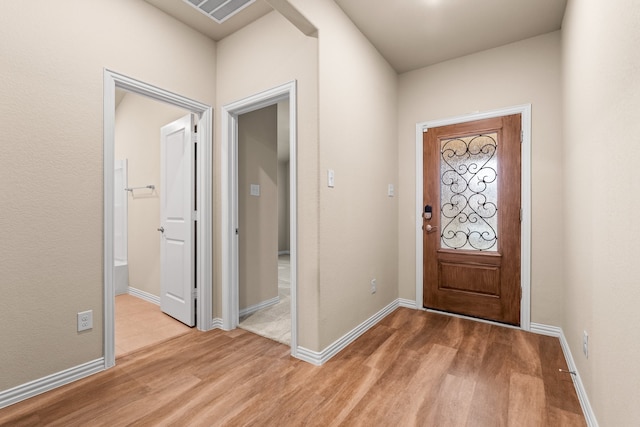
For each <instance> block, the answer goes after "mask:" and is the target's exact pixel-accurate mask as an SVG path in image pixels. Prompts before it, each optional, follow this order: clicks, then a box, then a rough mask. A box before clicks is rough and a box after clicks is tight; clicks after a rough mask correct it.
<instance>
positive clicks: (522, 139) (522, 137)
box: [520, 130, 524, 144]
mask: <svg viewBox="0 0 640 427" xmlns="http://www.w3.org/2000/svg"><path fill="white" fill-rule="evenodd" d="M522 141H524V131H523V130H521V131H520V144H522Z"/></svg>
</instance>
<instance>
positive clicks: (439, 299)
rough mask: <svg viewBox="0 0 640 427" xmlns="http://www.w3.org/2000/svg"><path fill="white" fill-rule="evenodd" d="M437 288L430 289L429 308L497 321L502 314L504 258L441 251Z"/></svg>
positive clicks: (491, 255) (426, 297) (497, 255)
mask: <svg viewBox="0 0 640 427" xmlns="http://www.w3.org/2000/svg"><path fill="white" fill-rule="evenodd" d="M436 258H437V260H436V263H435V264H436V266H437V274H436V275H434V276H432V277H433V279H434V280H437V283H436V284H435V285H436V286H430V287H428V293H427V294H426V295H425V302H426V301H428V302H429V303H428V306H429V308H434V309H437V310H446V311H452V312H455V313H460V314H465V315H468V316H474V317H482V318H497V317H499V316H500V314H501V311H502V303H501V301H500V289H501V286H500V276H501V263H502V256H501V255H499V254H470V253H468V252H460V251H447V250H439V251H437V252H436Z"/></svg>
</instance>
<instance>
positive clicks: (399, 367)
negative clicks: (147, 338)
mask: <svg viewBox="0 0 640 427" xmlns="http://www.w3.org/2000/svg"><path fill="white" fill-rule="evenodd" d="M559 368H562V369H567V366H566V363H565V361H564V358H563V356H562V350H561V348H560V344H559V341H558V340H557V339H555V338H551V337H546V336H540V335H535V334H531V333H526V332H522V331H519V330H515V329H508V328H502V327H498V326H492V325H488V324H485V323H479V322H473V321H469V320H464V319H459V318H455V317H449V316H444V315H440V314H435V313H427V312H422V311H414V310H409V309H405V308H400V309H398V310H396V311H395V312H393V313H392V314H390V315H389V316H387V317H386V318H385V319H383V320H382V321H381V322H380V323H379V324H378V325H376V326H375V327H373V328H372V329H371V330H369V331H368V332H367V333H365V334H364V335H363V336H362V337H360V338H359V339H358V340H356V342H354V343H353V344H351V345H350V346H349V347H347V348H346V349H345V350H343V351H342V352H340V353H339V354H338V355H337V356H335V357H334V358H333V359H331V360H330V361H328V362H327V363H326V364H325V365H323V366H320V367H318V366H313V365H310V364H308V363H305V362H302V361H299V360H296V359H293V358H291V357H290V355H289V348H288V347H287V346H285V345H282V344H278V343H276V342H274V341H271V340H268V339H266V338H262V337H259V336H257V335H254V334H252V333H250V332H247V331H244V330H241V329H236V330H234V331H231V332H224V331H221V330H214V331H210V332H200V331H197V330H192V331H190V332H189V333H187V334H185V335H182V336H180V337H177V338H174V339H172V340H170V341H166V342H164V343H162V344H159V345H157V346H154V347H149V348H146V349H143V350H140V351H139V352H136V353H134V354H131V355H129V356H125V357H123V358H121V359H119V360H118V364H117V366H116V367H115V368H113V369H110V370H108V371H105V372H102V373H100V374H97V375H94V376H93V377H90V378H87V379H84V380H80V381H78V382H75V383H73V384H69V385H67V386H65V387H62V388H60V389H57V390H54V391H51V392H48V393H46V394H43V395H41V396H37V397H35V398H32V399H30V400H27V401H24V402H20V403H18V404H15V405H13V406H11V407H9V408H5V409H4V410H0V424H1V425H11V426H23V425H29V426H36V425H60V426H100V425H108V426H121V425H141V426H142V425H145V426H147V425H149V426H150V425H154V426H155V425H174V426H227V425H229V426H245V425H252V426H301V425H312V426H334V425H345V426H352V425H353V426H413V425H421V426H446V427H449V426H473V427H476V426H518V427H522V426H584V425H585V421H584V418H583V416H582V413H581V410H580V405H579V403H578V399H577V397H576V393H575V390H574V388H573V384H572V381H571V378H569V374H564V373H560V372H559V371H558V369H559Z"/></svg>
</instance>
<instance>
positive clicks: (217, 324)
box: [209, 317, 222, 329]
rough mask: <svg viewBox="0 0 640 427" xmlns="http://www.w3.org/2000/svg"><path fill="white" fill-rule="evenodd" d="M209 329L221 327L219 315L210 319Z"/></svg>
mask: <svg viewBox="0 0 640 427" xmlns="http://www.w3.org/2000/svg"><path fill="white" fill-rule="evenodd" d="M209 329H222V319H221V318H219V317H214V318H213V319H211V328H209Z"/></svg>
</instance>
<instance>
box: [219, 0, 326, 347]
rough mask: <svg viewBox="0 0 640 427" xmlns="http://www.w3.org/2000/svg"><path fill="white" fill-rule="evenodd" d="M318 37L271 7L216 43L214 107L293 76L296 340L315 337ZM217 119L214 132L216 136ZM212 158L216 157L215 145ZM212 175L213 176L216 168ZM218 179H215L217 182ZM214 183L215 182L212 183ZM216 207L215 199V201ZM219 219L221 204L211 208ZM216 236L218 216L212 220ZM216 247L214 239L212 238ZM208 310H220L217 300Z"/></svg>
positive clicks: (311, 341)
mask: <svg viewBox="0 0 640 427" xmlns="http://www.w3.org/2000/svg"><path fill="white" fill-rule="evenodd" d="M317 49H318V40H317V39H316V38H313V37H307V36H305V35H304V34H302V33H301V32H300V31H299V30H298V29H297V28H296V27H294V26H293V25H292V24H291V23H289V22H288V21H287V20H286V19H285V18H283V17H282V16H280V15H279V14H278V13H277V12H273V13H270V14H268V15H266V16H264V17H263V18H260V19H258V20H257V21H255V22H254V23H252V24H250V25H248V26H247V27H245V28H243V29H242V30H240V31H237V32H236V33H234V34H232V35H230V36H228V37H226V38H224V39H222V40H221V41H220V42H218V44H217V59H216V61H217V70H216V72H217V77H216V78H217V82H218V83H219V84H218V86H217V91H216V94H217V105H218V107H217V110H218V111H221V110H222V106H224V105H227V104H229V103H231V102H235V101H238V100H241V99H243V98H245V97H248V96H250V95H253V94H256V93H258V92H261V91H264V90H267V89H271V88H273V87H276V86H279V85H282V84H284V83H288V82H290V81H292V80H296V81H297V91H298V105H297V113H298V123H297V125H298V158H297V161H298V169H297V171H296V174H297V177H298V194H297V197H298V247H299V248H300V249H299V251H298V330H299V341H298V343H299V344H300V345H302V346H304V347H307V348H313V349H315V348H316V347H317V344H316V343H317V341H318V338H317V336H318V323H317V318H318V314H317V312H318V310H317V307H318V266H317V264H318V257H317V246H318V227H317V217H318V181H317V180H318V168H317V162H318V113H317V105H318V50H317ZM219 124H220V121H219V120H218V121H217V124H216V126H217V128H216V129H217V130H216V135H220V134H221V131H220V129H219ZM214 157H215V158H220V151H219V146H217V148H216V153H215V154H214ZM214 170H215V171H216V179H217V180H219V179H220V176H219V173H220V172H219V168H214ZM218 182H219V181H218ZM218 187H219V186H218ZM216 204H217V206H221V202H220V198H219V196H218V199H217V201H216ZM216 212H217V215H218V218H220V212H221V207H219V208H218V210H217V211H216ZM216 227H217V229H216V234H215V235H218V236H220V235H221V234H220V233H221V231H220V229H219V227H220V221H219V220H218V221H217V222H216ZM214 242H215V245H216V252H217V253H218V254H219V253H220V250H221V247H220V246H221V243H220V239H216V240H214ZM215 263H216V264H215V265H214V270H213V271H214V274H215V272H217V274H216V277H215V278H216V287H215V295H214V301H220V300H221V289H222V285H221V280H222V279H221V266H220V263H221V258H220V257H219V256H218V257H216V260H215ZM214 309H215V310H216V313H218V315H220V313H221V305H220V304H216V305H215V307H214Z"/></svg>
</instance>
